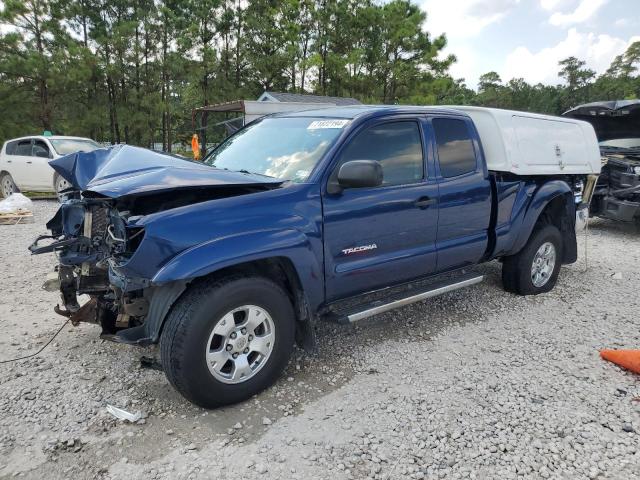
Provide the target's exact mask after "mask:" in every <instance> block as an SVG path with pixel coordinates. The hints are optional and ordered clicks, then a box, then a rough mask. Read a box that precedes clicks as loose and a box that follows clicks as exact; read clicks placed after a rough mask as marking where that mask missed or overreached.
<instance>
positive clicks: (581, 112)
mask: <svg viewBox="0 0 640 480" xmlns="http://www.w3.org/2000/svg"><path fill="white" fill-rule="evenodd" d="M562 116H564V117H571V118H577V119H579V120H585V121H587V122H589V123H590V124H591V125H593V128H594V130H595V131H596V136H597V137H598V141H600V142H604V141H606V140H614V139H618V138H638V137H640V100H617V101H610V102H593V103H587V104H585V105H579V106H577V107H575V108H572V109H571V110H568V111H566V112H565V113H563V114H562Z"/></svg>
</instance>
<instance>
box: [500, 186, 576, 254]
mask: <svg viewBox="0 0 640 480" xmlns="http://www.w3.org/2000/svg"><path fill="white" fill-rule="evenodd" d="M575 208H576V207H575V202H574V196H573V191H572V190H571V187H570V186H569V184H568V183H567V182H566V181H564V180H551V181H549V182H546V183H544V184H542V185H541V186H540V187H539V188H537V189H536V190H535V192H534V193H533V195H532V198H531V201H530V202H529V208H527V210H526V212H525V217H524V220H523V222H522V224H521V227H520V233H519V234H518V237H517V239H516V241H515V242H514V245H513V248H512V249H511V251H510V252H509V253H508V255H514V254H516V253H518V252H519V251H520V250H522V248H524V246H525V245H526V243H527V241H528V240H529V238H530V237H531V234H532V233H533V232H534V230H535V229H536V227H537V226H539V225H540V224H550V225H555V226H556V227H558V229H559V230H560V234H561V235H562V243H563V254H562V263H563V264H567V263H573V262H575V261H576V259H577V256H578V247H577V241H576V232H575V222H576V218H575V212H576V210H575Z"/></svg>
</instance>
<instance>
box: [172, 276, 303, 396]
mask: <svg viewBox="0 0 640 480" xmlns="http://www.w3.org/2000/svg"><path fill="white" fill-rule="evenodd" d="M294 328H295V316H294V311H293V307H292V306H291V302H290V301H289V297H288V295H287V294H286V293H285V291H284V290H283V289H282V288H281V287H280V286H279V285H277V284H276V283H274V282H272V281H271V280H269V279H266V278H262V277H234V278H231V279H225V280H217V281H213V280H211V281H203V282H201V283H199V284H195V285H193V286H192V287H190V289H189V290H188V291H187V292H186V293H185V294H184V295H183V296H182V297H181V298H180V300H178V302H177V303H176V305H174V307H173V308H172V310H171V313H170V314H169V316H168V318H167V321H166V324H165V326H164V331H163V333H162V337H161V339H160V354H161V358H162V366H163V369H164V371H165V374H166V376H167V378H168V379H169V381H170V382H171V384H172V385H173V386H174V387H175V388H176V390H178V391H179V392H180V393H181V394H182V395H183V396H184V397H185V398H187V400H189V401H191V402H193V403H195V404H196V405H199V406H201V407H204V408H215V407H219V406H222V405H228V404H231V403H236V402H240V401H243V400H246V399H248V398H250V397H251V396H253V395H255V394H256V393H258V392H260V391H261V390H263V389H265V388H266V387H268V386H270V385H271V384H272V383H273V382H275V380H276V379H277V378H278V376H279V375H280V373H281V372H282V370H283V369H284V367H285V366H286V365H287V362H288V360H289V357H290V355H291V351H292V348H293V341H294Z"/></svg>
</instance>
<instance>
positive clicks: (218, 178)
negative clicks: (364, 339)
mask: <svg viewBox="0 0 640 480" xmlns="http://www.w3.org/2000/svg"><path fill="white" fill-rule="evenodd" d="M281 115H282V116H287V117H295V116H309V117H323V116H326V117H330V118H346V119H350V120H351V121H350V123H349V124H348V125H347V126H346V127H345V128H344V131H343V132H342V133H341V134H340V135H339V137H338V138H337V140H336V141H335V142H334V144H333V145H332V146H331V147H330V148H329V149H328V150H327V151H326V153H325V154H324V156H323V157H322V158H321V159H320V161H319V162H318V163H317V165H316V167H315V169H314V170H313V171H312V172H311V174H310V176H309V178H308V180H307V182H306V183H297V184H296V183H290V182H282V181H280V180H276V179H271V178H267V177H263V176H259V175H252V174H243V173H238V172H231V171H224V170H219V169H215V168H212V167H209V166H206V165H202V164H198V163H195V162H190V161H187V160H183V159H179V158H176V157H172V156H168V155H163V154H158V153H155V152H149V151H147V150H144V149H138V148H135V147H116V148H113V149H110V150H97V151H94V152H91V153H79V154H75V155H70V156H67V157H63V158H61V159H58V160H55V161H53V162H51V164H52V167H53V168H54V169H56V171H58V172H59V173H60V174H61V175H63V176H65V178H67V179H68V180H69V181H70V182H71V183H72V184H73V185H74V186H76V187H77V188H79V189H81V190H83V191H85V193H89V194H90V195H95V196H98V197H102V198H111V199H120V198H127V197H132V196H139V195H146V194H149V193H157V192H158V191H167V190H172V189H177V190H180V189H188V188H204V187H206V188H211V187H218V186H219V187H228V186H248V185H268V186H269V188H267V189H264V190H261V191H255V192H251V193H246V194H242V195H235V196H229V197H222V198H215V199H212V200H207V201H201V202H199V203H194V204H189V205H186V206H180V207H178V208H172V209H168V210H164V211H160V212H157V213H152V214H148V215H144V216H139V217H132V218H131V219H130V220H129V225H128V227H143V228H144V237H143V239H142V241H141V243H140V244H139V246H138V247H137V249H136V250H135V253H133V255H132V256H131V257H130V258H128V259H126V261H125V260H123V261H121V263H112V270H113V272H112V273H113V274H114V276H116V277H119V278H131V279H135V281H136V282H137V281H141V282H142V283H143V284H147V285H152V286H163V285H167V284H170V283H171V282H181V281H189V280H192V279H195V278H198V277H202V276H204V275H208V274H210V273H213V272H216V271H218V270H220V269H223V268H226V267H230V266H234V265H238V264H242V263H245V262H251V261H254V260H261V259H268V258H283V259H286V260H287V261H288V262H290V263H291V264H292V265H293V267H294V269H295V271H296V273H297V276H298V278H299V281H300V284H301V285H302V287H303V290H304V295H305V297H306V300H307V302H308V304H309V307H310V309H311V312H312V313H314V314H315V313H317V312H318V311H320V310H321V309H322V308H323V307H324V306H325V305H326V304H327V303H330V302H333V301H336V300H339V299H341V298H345V297H349V296H352V295H354V294H358V293H363V292H366V291H370V290H373V289H377V288H381V287H385V286H390V285H393V284H397V283H401V282H405V281H408V280H411V279H414V278H417V277H424V276H428V275H435V274H437V273H440V272H445V271H449V270H452V269H456V268H460V267H464V266H468V265H473V264H476V263H478V262H481V261H485V260H489V259H492V258H496V257H500V256H504V255H511V254H514V253H516V252H517V251H518V250H520V249H521V248H522V246H523V245H524V244H525V243H526V241H527V239H528V238H529V235H530V233H531V231H532V229H533V227H534V225H535V222H536V220H537V219H538V216H539V215H540V212H541V211H542V210H543V209H544V207H545V206H546V205H547V204H548V202H550V201H551V200H553V199H554V198H555V197H557V196H558V195H563V194H566V193H569V192H571V189H570V187H569V185H568V184H567V183H566V182H564V181H561V180H550V181H543V180H540V179H517V178H512V179H509V180H496V178H495V176H494V175H493V174H492V173H491V172H488V171H487V167H486V162H485V159H484V156H483V151H482V145H481V144H480V141H479V138H478V136H477V133H476V130H475V127H474V126H473V123H472V122H471V120H470V118H469V117H468V116H466V115H465V114H462V113H460V112H456V111H455V110H450V109H438V108H428V107H366V106H363V107H348V108H338V109H335V108H334V109H330V110H329V109H326V110H316V111H307V112H297V113H287V114H281ZM439 116H447V117H455V118H460V119H462V120H464V121H466V122H467V123H468V125H469V129H470V132H472V134H473V136H474V139H473V142H474V148H475V154H476V158H477V165H476V169H475V171H472V172H470V173H467V174H464V175H461V176H459V177H453V178H443V177H442V176H441V175H440V171H439V168H438V159H437V153H436V148H435V141H434V138H433V133H432V129H431V128H430V119H431V118H433V117H439ZM397 117H401V118H409V119H413V120H415V121H416V122H418V123H419V124H420V126H421V127H420V128H421V132H422V135H423V150H424V151H423V154H424V162H425V165H424V168H425V170H424V171H425V177H424V179H423V180H422V181H421V182H418V183H414V184H411V185H399V186H385V187H378V188H362V189H348V190H344V191H342V192H341V193H339V194H330V193H328V191H327V182H328V180H329V176H330V175H331V173H332V171H333V169H334V166H335V162H336V159H337V155H338V153H339V152H340V150H341V149H342V148H343V147H344V146H345V145H346V144H347V143H348V142H349V141H350V139H351V138H352V137H353V134H354V132H357V131H358V129H360V128H364V127H366V126H367V125H371V124H375V122H378V121H381V120H384V119H389V118H397ZM494 191H495V193H493V192H494ZM176 195H178V193H176ZM424 197H428V198H433V199H435V202H434V203H433V204H431V205H429V206H428V207H426V208H418V207H417V206H416V204H415V202H416V201H417V200H419V199H421V198H424ZM492 219H494V220H492ZM492 221H495V224H494V225H492ZM372 245H375V248H369V247H370V246H372ZM362 246H368V248H367V249H365V250H362V251H357V252H355V253H351V252H349V249H353V248H357V247H362ZM345 251H346V252H349V253H345ZM134 283H135V282H134Z"/></svg>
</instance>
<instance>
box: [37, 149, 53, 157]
mask: <svg viewBox="0 0 640 480" xmlns="http://www.w3.org/2000/svg"><path fill="white" fill-rule="evenodd" d="M36 157H40V158H49V157H50V155H49V152H45V151H44V150H38V151H37V152H36Z"/></svg>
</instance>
